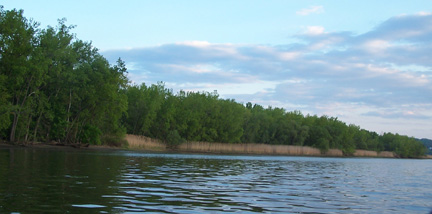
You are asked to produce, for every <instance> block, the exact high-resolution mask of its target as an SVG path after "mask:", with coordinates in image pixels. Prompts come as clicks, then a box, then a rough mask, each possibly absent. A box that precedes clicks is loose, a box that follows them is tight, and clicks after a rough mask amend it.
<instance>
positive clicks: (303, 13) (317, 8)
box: [296, 6, 324, 16]
mask: <svg viewBox="0 0 432 214" xmlns="http://www.w3.org/2000/svg"><path fill="white" fill-rule="evenodd" d="M323 12H324V7H323V6H310V7H308V8H304V9H301V10H299V11H297V12H296V14H297V15H300V16H307V15H310V14H318V13H323Z"/></svg>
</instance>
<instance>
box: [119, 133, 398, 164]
mask: <svg viewBox="0 0 432 214" xmlns="http://www.w3.org/2000/svg"><path fill="white" fill-rule="evenodd" d="M126 140H127V141H128V143H129V148H130V149H136V150H147V151H168V150H169V149H167V147H166V144H165V143H163V142H161V141H160V140H157V139H153V138H149V137H144V136H137V135H130V134H128V135H126ZM177 149H178V151H180V152H199V153H222V154H259V155H292V156H327V157H342V156H344V154H343V152H342V151H341V150H339V149H329V150H328V151H327V152H326V153H324V154H323V153H321V151H320V150H319V149H317V148H312V147H308V146H287V145H268V144H252V143H251V144H229V143H209V142H186V143H182V144H181V145H179V146H178V148H177ZM354 156H356V157H387V158H393V157H395V155H394V153H393V152H385V151H384V152H379V153H378V152H375V151H368V150H356V151H355V152H354Z"/></svg>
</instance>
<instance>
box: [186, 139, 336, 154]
mask: <svg viewBox="0 0 432 214" xmlns="http://www.w3.org/2000/svg"><path fill="white" fill-rule="evenodd" d="M179 150H180V151H184V152H205V153H207V152H208V153H228V154H262V155H293V156H336V157H337V156H343V153H342V151H341V150H338V149H330V150H329V151H328V152H327V153H325V154H322V153H321V151H320V150H319V149H317V148H312V147H308V146H287V145H268V144H228V143H209V142H186V143H184V144H182V145H180V146H179Z"/></svg>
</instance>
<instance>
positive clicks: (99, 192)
mask: <svg viewBox="0 0 432 214" xmlns="http://www.w3.org/2000/svg"><path fill="white" fill-rule="evenodd" d="M431 178H432V161H431V160H407V159H404V160H401V159H378V158H375V159H366V158H365V159H360V158H312V157H272V156H228V155H186V154H143V153H135V152H125V151H105V152H97V151H88V150H73V151H63V150H42V149H25V148H7V149H0V213H49V212H52V213H133V212H146V213H151V212H154V213H220V212H241V213H278V212H279V213H308V212H311V213H428V212H429V211H430V209H431V208H432V187H431V182H430V181H431Z"/></svg>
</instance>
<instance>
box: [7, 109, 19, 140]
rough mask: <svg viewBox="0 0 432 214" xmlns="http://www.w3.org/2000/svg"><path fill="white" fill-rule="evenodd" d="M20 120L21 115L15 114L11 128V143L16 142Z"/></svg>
mask: <svg viewBox="0 0 432 214" xmlns="http://www.w3.org/2000/svg"><path fill="white" fill-rule="evenodd" d="M18 119H19V113H16V112H15V113H14V120H13V123H12V128H11V133H10V139H9V141H10V142H15V132H16V127H17V124H18Z"/></svg>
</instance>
